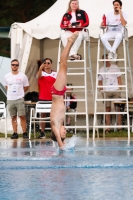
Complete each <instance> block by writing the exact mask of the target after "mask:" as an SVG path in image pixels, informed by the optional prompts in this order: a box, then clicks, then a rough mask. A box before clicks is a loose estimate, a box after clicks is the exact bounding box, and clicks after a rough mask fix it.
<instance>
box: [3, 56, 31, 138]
mask: <svg viewBox="0 0 133 200" xmlns="http://www.w3.org/2000/svg"><path fill="white" fill-rule="evenodd" d="M18 68H19V61H18V60H17V59H14V60H12V61H11V72H9V73H8V74H6V75H5V77H4V83H5V88H6V90H7V106H8V110H9V112H10V115H11V118H12V127H13V131H14V133H13V134H12V136H11V139H18V133H17V114H18V116H19V117H20V121H21V126H22V130H23V138H25V139H26V138H28V134H27V132H26V117H25V105H24V99H23V98H24V92H25V91H26V90H27V89H28V86H29V82H28V78H27V76H26V75H25V74H23V73H22V72H19V70H18Z"/></svg>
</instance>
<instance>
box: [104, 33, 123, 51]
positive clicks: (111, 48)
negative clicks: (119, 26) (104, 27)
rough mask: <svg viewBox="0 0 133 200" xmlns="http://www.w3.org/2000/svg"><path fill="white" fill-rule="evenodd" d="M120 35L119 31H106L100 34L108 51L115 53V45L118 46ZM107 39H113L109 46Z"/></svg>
mask: <svg viewBox="0 0 133 200" xmlns="http://www.w3.org/2000/svg"><path fill="white" fill-rule="evenodd" d="M122 37H123V35H122V32H120V31H108V32H107V33H105V34H103V35H102V37H101V41H102V43H103V45H104V46H105V48H106V49H107V50H108V51H109V52H113V53H115V52H116V49H117V47H118V46H119V44H120V42H121V40H122ZM109 39H115V41H114V43H113V46H111V45H110V43H109V42H108V40H109Z"/></svg>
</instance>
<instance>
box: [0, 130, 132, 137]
mask: <svg viewBox="0 0 133 200" xmlns="http://www.w3.org/2000/svg"><path fill="white" fill-rule="evenodd" d="M72 135H73V134H71V133H67V137H68V138H69V137H72ZM77 135H78V136H80V137H84V138H85V137H86V131H85V130H80V131H79V130H78V131H77ZM89 135H90V138H92V135H93V131H92V130H90V132H89ZM96 135H97V134H96ZM130 135H131V137H133V132H132V133H130ZM38 136H39V132H36V137H37V138H38ZM45 136H46V139H50V132H46V133H45ZM4 137H5V134H4V133H0V138H4ZM7 137H8V138H10V137H11V134H7ZM19 137H23V135H22V134H19ZM99 137H100V138H102V137H103V130H102V129H101V130H99ZM105 137H106V138H115V137H128V133H127V131H126V130H122V131H116V132H114V131H111V132H110V133H108V134H105ZM31 139H34V134H31Z"/></svg>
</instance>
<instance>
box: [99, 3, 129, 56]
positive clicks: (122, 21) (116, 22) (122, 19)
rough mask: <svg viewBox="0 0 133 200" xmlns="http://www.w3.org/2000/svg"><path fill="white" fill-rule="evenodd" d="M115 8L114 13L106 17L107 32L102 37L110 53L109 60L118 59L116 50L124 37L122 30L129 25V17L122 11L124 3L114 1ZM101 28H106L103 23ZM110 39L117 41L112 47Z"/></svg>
mask: <svg viewBox="0 0 133 200" xmlns="http://www.w3.org/2000/svg"><path fill="white" fill-rule="evenodd" d="M113 7H114V11H112V12H111V13H109V14H107V16H106V25H107V26H108V28H107V32H106V33H105V34H103V35H102V36H101V41H102V43H103V45H104V46H105V48H106V49H107V51H108V52H109V54H108V58H109V59H117V57H118V56H117V53H116V49H117V48H118V46H119V44H120V42H121V40H122V37H123V33H122V29H123V27H124V26H125V25H126V24H127V15H126V13H124V12H123V11H122V2H121V1H120V0H115V1H113ZM101 26H102V27H103V26H104V24H103V22H102V23H101ZM103 28H104V27H103ZM109 39H115V40H114V43H113V45H112V46H111V45H110V43H109V42H108V40H109Z"/></svg>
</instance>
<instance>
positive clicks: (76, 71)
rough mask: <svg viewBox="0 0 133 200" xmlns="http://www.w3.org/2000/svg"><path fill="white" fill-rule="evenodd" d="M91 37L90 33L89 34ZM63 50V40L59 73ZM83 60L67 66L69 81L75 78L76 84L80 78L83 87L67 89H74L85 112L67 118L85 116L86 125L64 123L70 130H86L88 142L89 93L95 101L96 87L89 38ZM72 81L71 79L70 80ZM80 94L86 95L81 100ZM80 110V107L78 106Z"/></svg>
mask: <svg viewBox="0 0 133 200" xmlns="http://www.w3.org/2000/svg"><path fill="white" fill-rule="evenodd" d="M88 35H89V32H88ZM87 46H88V59H89V67H88V66H87ZM61 49H62V41H61V39H60V40H59V47H58V59H57V72H58V70H59V66H60V55H61ZM82 57H83V58H82V60H74V61H71V60H68V61H67V62H68V63H67V65H68V68H67V69H68V70H67V76H68V79H69V77H73V81H74V83H75V80H76V78H79V76H80V79H82V80H83V85H77V83H75V84H76V85H75V84H73V85H72V86H67V88H68V89H69V88H73V92H74V93H75V94H76V96H77V99H76V101H77V103H78V102H79V104H84V111H81V112H79V111H76V112H72V113H71V112H69V113H68V112H66V113H65V116H67V115H69V116H70V115H75V119H77V116H78V115H83V116H85V125H77V124H75V126H69V127H68V126H66V120H65V122H64V124H65V127H66V128H69V129H75V130H77V129H86V136H87V140H88V139H89V116H88V93H91V94H92V96H93V99H94V92H93V91H94V86H93V78H92V66H91V56H90V39H89V37H88V40H85V39H84V40H83V56H82ZM87 71H88V72H89V73H90V79H91V91H88V89H87ZM70 79H71V78H70ZM78 93H79V94H80V93H84V95H83V98H79V97H78V96H81V95H78ZM67 101H68V100H67V99H66V98H65V99H64V102H65V104H66V102H67ZM77 108H78V106H77Z"/></svg>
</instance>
